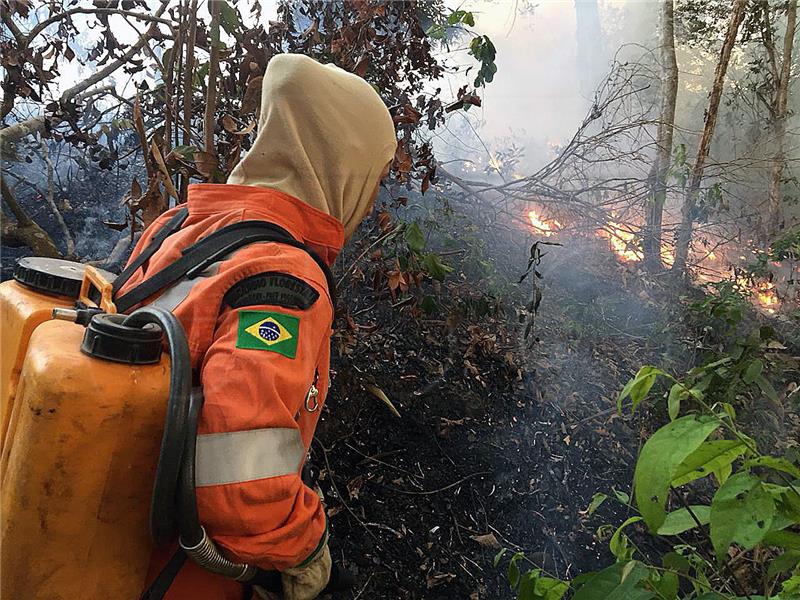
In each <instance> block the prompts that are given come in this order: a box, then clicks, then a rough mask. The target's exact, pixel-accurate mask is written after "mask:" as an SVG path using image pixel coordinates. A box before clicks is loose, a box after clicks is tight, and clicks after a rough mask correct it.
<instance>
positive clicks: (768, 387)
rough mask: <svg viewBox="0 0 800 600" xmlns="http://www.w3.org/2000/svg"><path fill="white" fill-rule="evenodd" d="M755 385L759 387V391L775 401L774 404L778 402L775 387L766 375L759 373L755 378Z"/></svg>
mask: <svg viewBox="0 0 800 600" xmlns="http://www.w3.org/2000/svg"><path fill="white" fill-rule="evenodd" d="M755 382H756V385H757V386H758V387H759V388H760V389H761V392H762V393H763V394H764V395H765V396H766V397H767V398H769V399H770V400H772V401H773V402H775V403H776V404H780V399H779V398H778V394H777V393H776V392H775V388H774V387H772V384H771V383H770V382H769V381H768V380H767V378H766V377H764V376H763V375H759V376H758V377H756V378H755Z"/></svg>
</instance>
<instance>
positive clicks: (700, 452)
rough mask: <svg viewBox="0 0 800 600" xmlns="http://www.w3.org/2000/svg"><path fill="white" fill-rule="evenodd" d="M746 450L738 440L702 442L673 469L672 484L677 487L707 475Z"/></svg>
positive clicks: (729, 462) (728, 463) (727, 463)
mask: <svg viewBox="0 0 800 600" xmlns="http://www.w3.org/2000/svg"><path fill="white" fill-rule="evenodd" d="M745 452H747V446H745V445H744V443H742V442H741V441H740V440H712V441H710V442H704V443H703V444H701V445H700V447H699V448H698V449H697V450H695V451H694V452H692V453H691V454H690V455H689V456H688V457H686V460H684V461H683V462H682V463H681V464H680V465H679V466H678V469H677V470H676V471H675V477H674V478H673V479H672V485H673V486H674V487H679V486H682V485H685V484H687V483H689V482H690V481H694V480H695V479H701V478H703V477H707V476H709V475H711V474H712V473H714V472H716V471H719V470H720V469H722V468H723V467H725V466H726V465H730V464H732V463H733V461H735V460H736V459H737V458H738V457H740V456H741V455H742V454H744V453H745Z"/></svg>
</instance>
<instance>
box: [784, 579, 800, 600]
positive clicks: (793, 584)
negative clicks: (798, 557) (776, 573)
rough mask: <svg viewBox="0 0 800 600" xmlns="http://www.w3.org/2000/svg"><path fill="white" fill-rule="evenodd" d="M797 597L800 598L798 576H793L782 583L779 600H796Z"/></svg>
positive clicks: (799, 580)
mask: <svg viewBox="0 0 800 600" xmlns="http://www.w3.org/2000/svg"><path fill="white" fill-rule="evenodd" d="M790 594H791V595H790ZM798 597H800V575H794V576H792V577H790V578H789V579H787V580H786V581H784V582H783V587H782V588H781V600H797V598H798Z"/></svg>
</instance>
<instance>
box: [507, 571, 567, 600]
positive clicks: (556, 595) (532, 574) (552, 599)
mask: <svg viewBox="0 0 800 600" xmlns="http://www.w3.org/2000/svg"><path fill="white" fill-rule="evenodd" d="M568 589H569V585H567V584H566V583H564V582H563V581H560V580H558V579H552V578H550V577H542V575H541V571H540V570H539V569H532V570H530V571H528V572H527V573H525V575H523V576H522V580H521V582H520V585H519V590H518V591H517V600H561V598H563V596H564V594H565V593H566V592H567V590H568Z"/></svg>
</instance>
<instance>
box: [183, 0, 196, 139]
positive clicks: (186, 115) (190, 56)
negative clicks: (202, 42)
mask: <svg viewBox="0 0 800 600" xmlns="http://www.w3.org/2000/svg"><path fill="white" fill-rule="evenodd" d="M187 8H188V11H187V15H186V17H187V20H188V25H189V32H188V34H187V36H186V63H185V65H184V70H183V145H184V146H191V145H192V99H193V94H192V80H193V78H194V42H195V36H196V34H197V0H192V2H191V4H189V5H188V6H187Z"/></svg>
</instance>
